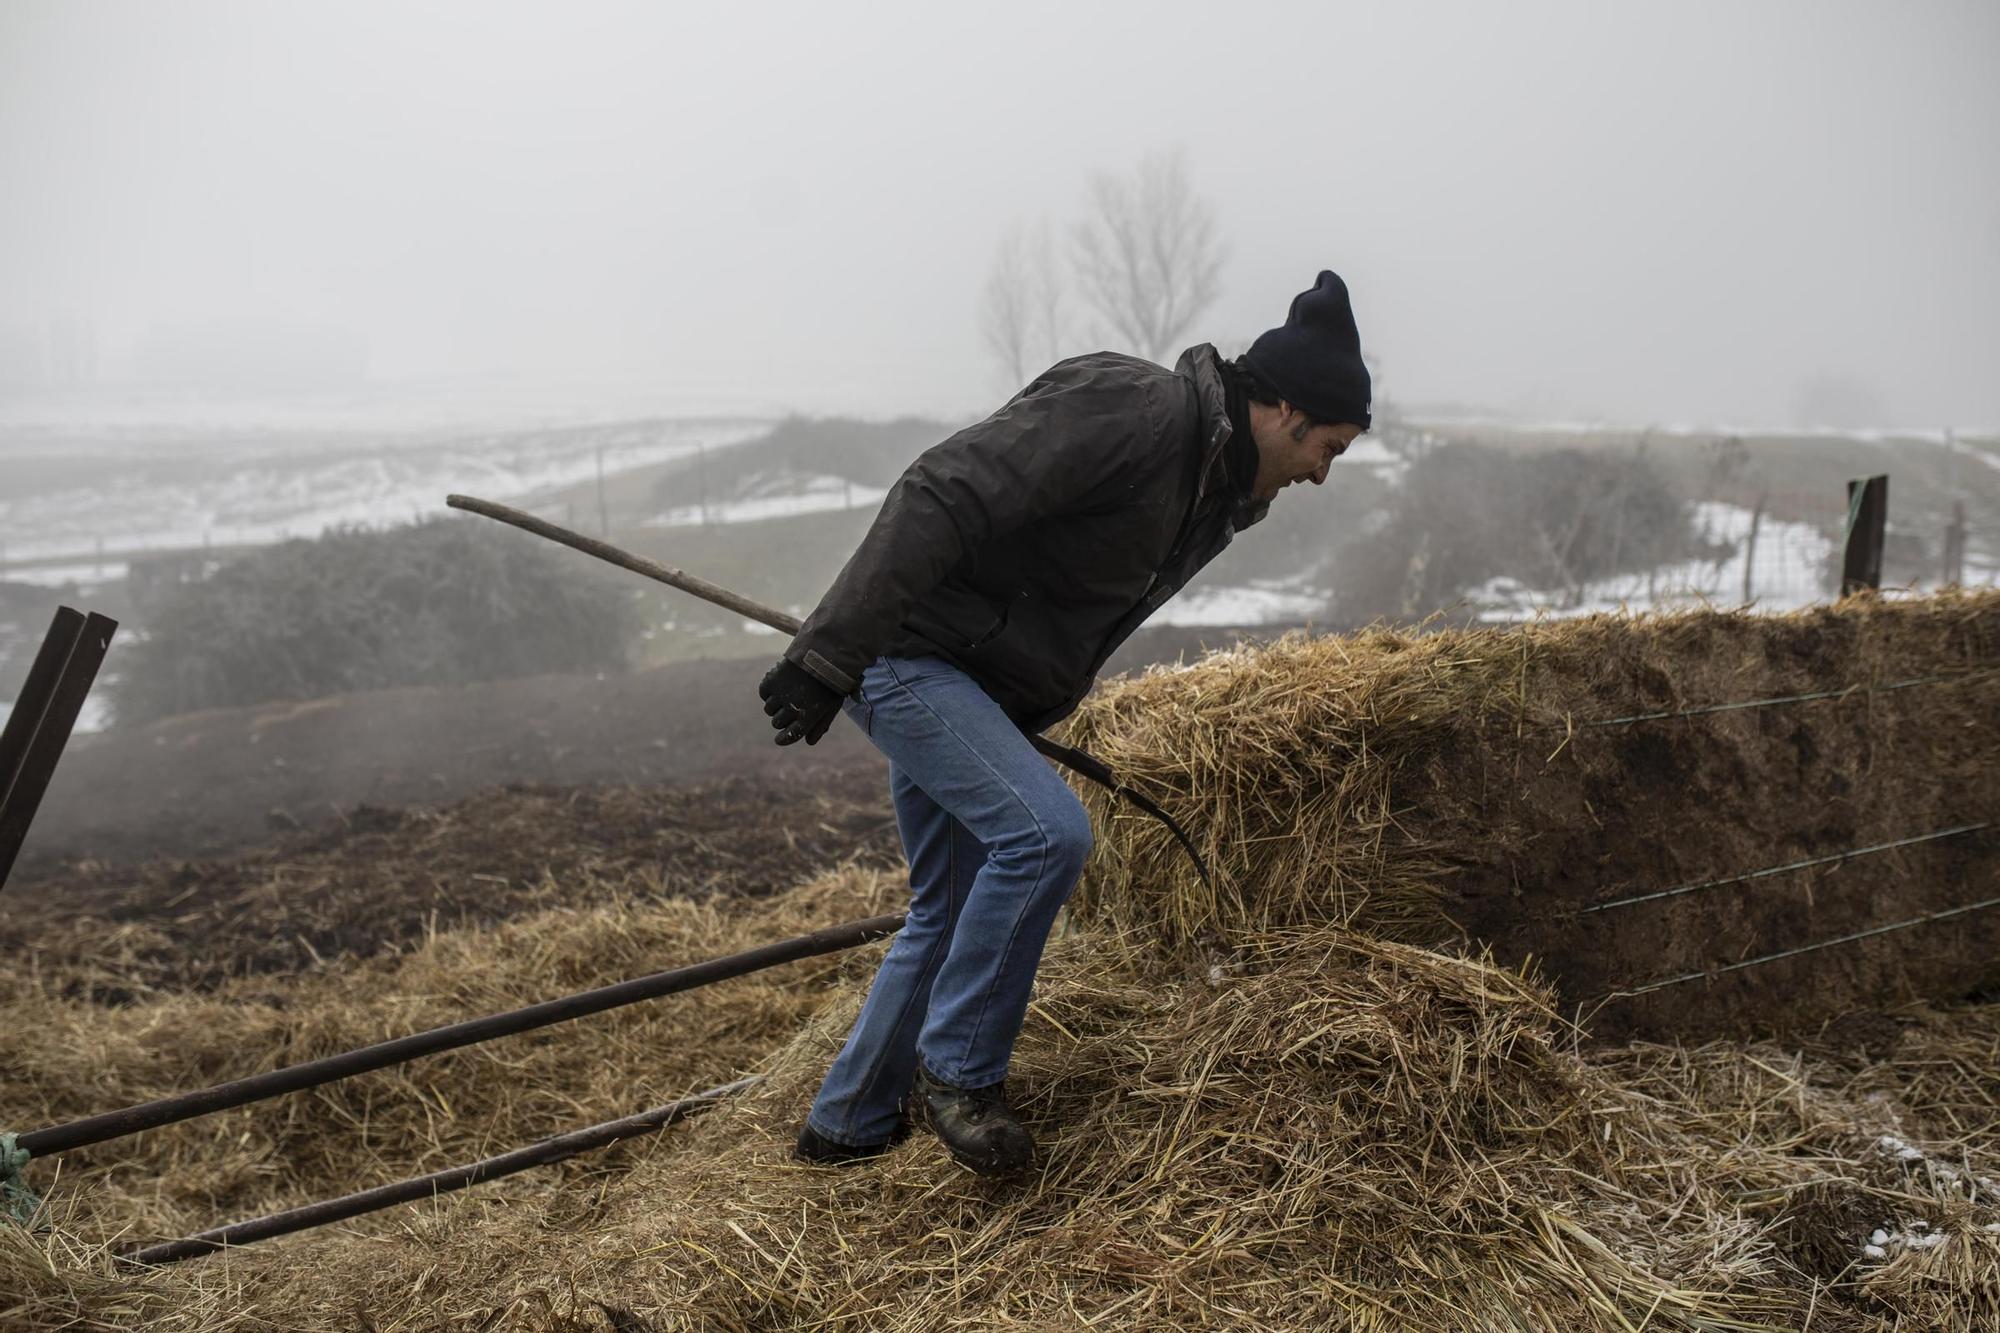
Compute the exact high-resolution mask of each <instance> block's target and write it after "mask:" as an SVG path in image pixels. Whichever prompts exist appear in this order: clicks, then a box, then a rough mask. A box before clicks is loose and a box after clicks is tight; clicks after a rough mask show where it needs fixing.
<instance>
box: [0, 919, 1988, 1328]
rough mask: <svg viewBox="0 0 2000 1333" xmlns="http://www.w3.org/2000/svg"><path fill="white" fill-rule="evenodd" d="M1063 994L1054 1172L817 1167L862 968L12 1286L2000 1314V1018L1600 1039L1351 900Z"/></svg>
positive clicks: (952, 1322) (988, 1304)
mask: <svg viewBox="0 0 2000 1333" xmlns="http://www.w3.org/2000/svg"><path fill="white" fill-rule="evenodd" d="M1043 981H1044V984H1043V986H1042V988H1041V990H1040V992H1039V994H1038V996H1037V1000H1036V1003H1035V1007H1034V1010H1033V1013H1032V1014H1031V1017H1030V1021H1029V1024H1028V1027H1027V1029H1026V1031H1025V1032H1024V1034H1023V1037H1022V1041H1021V1043H1020V1045H1019V1047H1018V1048H1017V1053H1016V1060H1015V1065H1014V1070H1013V1082H1014V1086H1015V1088H1016V1092H1017V1097H1018V1100H1019V1101H1020V1103H1021V1105H1022V1106H1023V1108H1024V1111H1025V1113H1026V1114H1027V1115H1028V1116H1029V1117H1030V1119H1031V1120H1032V1122H1034V1123H1035V1124H1036V1125H1037V1127H1038V1129H1039V1131H1040V1133H1041V1137H1042V1141H1043V1145H1044V1151H1045V1170H1044V1171H1043V1172H1042V1173H1041V1174H1040V1175H1039V1176H1037V1177H1036V1178H1034V1179H1032V1180H1029V1181H1026V1182H1022V1183H1015V1184H1007V1183H993V1182H984V1181H980V1180H978V1179H976V1178H974V1177H971V1176H969V1175H967V1174H965V1173H964V1172H962V1171H960V1170H959V1169H958V1168H956V1167H955V1166H953V1165H952V1164H951V1163H950V1162H949V1160H948V1159H947V1158H946V1157H945V1156H944V1154H943V1153H942V1151H941V1150H940V1148H939V1147H938V1146H937V1144H936V1143H935V1142H934V1141H932V1140H930V1139H929V1138H928V1137H926V1136H919V1137H917V1138H915V1139H913V1140H911V1141H910V1142H909V1143H908V1144H906V1145H904V1146H903V1147H901V1148H899V1149H897V1150H896V1151H894V1152H893V1153H891V1154H890V1155H888V1156H887V1157H886V1158H884V1159H881V1160H880V1161H878V1162H876V1163H874V1164H872V1165H870V1166H867V1167H863V1168H858V1169H855V1170H851V1171H837V1170H832V1169H827V1168H810V1167H805V1166H801V1165H798V1164H796V1163H793V1162H791V1161H789V1160H788V1157H787V1151H788V1149H789V1145H790V1135H791V1132H792V1130H793V1128H794V1127H795V1125H796V1123H797V1117H798V1116H799V1115H800V1114H801V1113H802V1111H803V1109H804V1107H805V1104H806V1103H807V1101H808V1100H809V1099H810V1097H811V1094H812V1091H813V1089H814V1087H815V1086H816V1084H817V1081H818V1078H819V1076H820V1074H821V1073H822V1072H823V1071H824V1068H825V1063H826V1060H827V1059H828V1058H829V1056H830V1054H831V1052H832V1050H833V1048H834V1046H835V1045H836V1044H837V1042H838V1040H839V1037H840V1035H841V1034H842V1033H843V1032H844V1031H845V1029H846V1026H847V1024H848V1023H849V1022H851V1020H852V1018H853V1015H854V1013H855V1011H856V1009H857V1007H858V1002H859V994H860V985H859V982H860V977H859V976H851V984H850V986H849V987H847V988H845V989H843V990H842V991H840V992H837V993H836V994H834V995H833V996H832V997H831V998H829V999H828V1002H827V1003H826V1004H825V1005H824V1007H823V1008H822V1009H821V1011H820V1012H819V1013H818V1014H817V1015H816V1016H814V1017H813V1018H812V1019H811V1021H809V1022H808V1023H807V1024H806V1026H805V1028H804V1031H803V1032H802V1033H801V1034H800V1035H798V1036H797V1037H796V1039H794V1040H792V1041H790V1042H788V1043H786V1044H784V1045H782V1047H781V1048H780V1049H777V1050H776V1051H775V1052H774V1053H773V1054H772V1055H771V1056H770V1057H769V1058H767V1059H765V1060H764V1061H762V1062H761V1065H762V1067H764V1068H766V1069H768V1070H769V1072H770V1074H771V1078H770V1081H769V1082H768V1083H767V1084H765V1085H764V1086H762V1087H760V1088H758V1089H757V1090H755V1091H754V1092H753V1093H752V1094H750V1095H748V1096H747V1097H746V1098H745V1099H744V1100H743V1101H742V1102H740V1103H738V1104H735V1105H732V1106H729V1107H727V1108H726V1109H723V1110H720V1111H717V1112H712V1113H710V1114H709V1115H708V1116H706V1117H704V1118H702V1119H701V1120H699V1121H696V1122H694V1123H693V1124H691V1125H688V1126H685V1127H682V1128H681V1129H679V1130H676V1131H672V1132H670V1133H669V1134H668V1135H666V1136H663V1137H662V1138H660V1139H657V1140H643V1141H640V1142H638V1143H635V1144H631V1145H626V1146H624V1147H621V1148H619V1149H615V1150H612V1151H611V1152H609V1153H606V1154H604V1155H602V1156H600V1157H597V1158H594V1159H588V1160H585V1161H580V1162H576V1163H571V1164H568V1165H566V1166H564V1167H562V1168H559V1169H556V1170H552V1171H548V1172H545V1173H537V1174H535V1175H531V1176H524V1177H516V1178H513V1179H511V1180H508V1181H504V1182H500V1183H498V1184H496V1185H494V1186H490V1187H486V1188H484V1189H482V1190H479V1191H474V1192H472V1193H469V1194H466V1195H459V1196H453V1197H452V1198H451V1199H450V1200H447V1201H443V1202H441V1203H440V1204H439V1205H437V1206H435V1207H432V1208H424V1209H412V1210H404V1211H402V1212H401V1213H399V1214H391V1215H388V1216H386V1217H383V1218H379V1219H371V1220H369V1221H367V1222H366V1223H363V1224H356V1225H350V1226H344V1227H342V1228H339V1229H338V1231H337V1232H322V1233H318V1234H316V1235H313V1236H307V1237H300V1238H296V1239H293V1240H288V1241H283V1242H276V1243H272V1244H269V1245H266V1246H262V1247H256V1248H253V1249H250V1250H246V1251H244V1252H243V1253H241V1254H238V1255H231V1256H226V1257H217V1258H212V1259H207V1260H202V1261H198V1262H195V1263H190V1264H186V1265H182V1266H179V1267H176V1268H173V1269H169V1270H164V1271H161V1272H159V1273H156V1274H151V1275H146V1276H144V1277H137V1278H133V1277H119V1276H116V1275H114V1274H112V1273H110V1272H109V1271H108V1269H107V1268H106V1267H105V1266H104V1265H103V1264H102V1262H101V1261H97V1262H92V1261H90V1260H89V1259H88V1257H87V1256H81V1262H80V1261H79V1260H80V1256H79V1255H78V1254H77V1253H76V1250H77V1242H76V1241H75V1240H74V1239H73V1237H74V1236H75V1235H76V1234H77V1233H79V1232H81V1231H83V1230H84V1228H83V1226H82V1224H81V1219H79V1218H76V1217H74V1216H72V1217H70V1218H67V1219H65V1225H64V1231H63V1232H62V1233H59V1234H58V1236H57V1237H55V1238H49V1237H38V1238H35V1240H34V1243H33V1245H32V1246H31V1245H29V1244H27V1243H24V1241H23V1240H22V1238H21V1237H19V1236H18V1234H17V1235H16V1236H15V1238H14V1240H13V1242H12V1244H11V1248H8V1249H5V1250H0V1275H4V1279H5V1281H4V1282H0V1290H5V1289H6V1287H7V1285H9V1284H11V1285H12V1286H13V1287H14V1288H15V1289H17V1290H18V1289H20V1288H21V1287H23V1286H26V1287H27V1288H28V1290H29V1291H30V1292H32V1293H34V1294H33V1298H32V1300H31V1301H30V1302H29V1303H28V1304H27V1306H26V1307H25V1308H24V1309H23V1310H22V1311H21V1312H20V1313H17V1318H20V1317H21V1315H22V1314H26V1315H27V1316H28V1318H30V1319H32V1320H33V1322H25V1321H24V1324H23V1326H25V1327H30V1328H36V1329H44V1328H46V1329H53V1328H57V1327H62V1326H64V1325H63V1324H62V1323H61V1322H60V1317H61V1316H62V1315H64V1314H75V1315H80V1316H83V1317H85V1318H92V1319H98V1320H101V1321H102V1322H103V1323H105V1324H116V1323H118V1322H119V1319H120V1316H119V1315H117V1314H114V1313H111V1312H112V1311H144V1312H145V1317H146V1318H147V1320H148V1321H149V1324H150V1326H154V1327H159V1328H168V1329H182V1328H190V1329H191V1328H216V1327H226V1326H229V1325H230V1323H231V1321H233V1320H241V1321H243V1325H244V1326H247V1327H263V1326H279V1327H286V1328H351V1327H370V1328H375V1329H380V1330H405V1329H439V1328H445V1329H468V1330H469V1329H474V1328H487V1327H495V1326H504V1327H518V1328H534V1329H550V1330H555V1329H562V1330H580V1329H604V1328H607V1327H611V1328H626V1329H638V1328H650V1329H659V1330H666V1329H688V1330H695V1329H752V1328H756V1329H778V1328H784V1329H804V1328H820V1329H836V1330H840V1329H854V1330H859V1329H912V1330H914V1329H936V1328H944V1327H970V1328H1078V1327H1084V1326H1087V1325H1091V1324H1100V1325H1102V1326H1107V1327H1121V1328H1123V1327H1137V1328H1146V1327H1209V1326H1219V1325H1220V1326H1236V1327H1249V1326H1255V1327H1274V1328H1300V1329H1305V1328H1315V1329H1316V1328H1337V1329H1346V1328H1353V1329H1374V1330H1391V1329H1394V1330H1439V1331H1440V1333H1442V1331H1443V1330H1454V1331H1456V1330H1464V1329H1531V1330H1594V1329H1606V1330H1609V1329H1621V1330H1629V1329H1632V1328H1638V1327H1644V1328H1647V1329H1652V1330H1660V1329H1668V1330H1697V1329H1699V1330H1716V1329H1786V1328H1801V1327H1810V1328H1813V1329H1818V1330H1822V1331H1834V1333H1845V1331H1848V1330H1854V1331H1858V1330H1863V1329H1868V1330H1887V1329H1890V1328H1896V1327H1900V1328H1925V1329H1932V1328H1936V1329H1974V1330H1977V1329H1992V1328H2000V1185H1996V1184H1995V1183H1994V1178H1995V1177H1996V1176H2000V1162H1995V1161H1994V1160H1992V1158H1991V1155H1990V1144H1991V1142H1992V1136H1993V1134H1994V1133H1995V1131H1996V1130H2000V1111H1996V1107H2000V1074H1996V1070H2000V1059H1996V1057H2000V1015H1996V1012H1995V1007H1994V1006H1990V1005H1989V1006H1985V1007H1980V1008H1964V1009H1960V1010H1956V1011H1949V1012H1947V1011H1935V1012H1933V1011H1910V1012H1908V1013H1904V1014H1901V1015H1900V1016H1899V1019H1898V1021H1899V1022H1901V1023H1904V1024H1907V1025H1908V1028H1907V1031H1905V1032H1904V1033H1903V1044H1902V1046H1901V1047H1900V1048H1899V1050H1898V1052H1897V1054H1896V1055H1895V1056H1894V1057H1892V1058H1891V1059H1890V1060H1887V1061H1883V1062H1872V1063H1869V1064H1868V1065H1866V1066H1865V1067H1861V1068H1857V1067H1856V1065H1855V1062H1854V1059H1853V1057H1852V1056H1850V1055H1846V1054H1843V1053H1841V1052H1838V1051H1835V1050H1832V1049H1829V1050H1828V1051H1827V1052H1824V1053H1821V1054H1814V1053H1811V1052H1801V1051H1799V1050H1787V1049H1785V1048H1782V1047H1777V1046H1752V1047H1740V1046H1737V1047H1732V1046H1727V1045H1720V1044H1717V1045H1711V1046H1704V1047H1699V1048H1693V1049H1688V1048H1680V1047H1672V1046H1644V1045H1634V1046H1628V1047H1625V1048H1618V1049H1613V1050H1607V1051H1597V1052H1593V1051H1589V1050H1579V1049H1576V1048H1575V1047H1574V1045H1573V1043H1572V1041H1571V1037H1572V1036H1573V1034H1572V1033H1571V1032H1570V1030H1568V1029H1566V1028H1565V1027H1564V1026H1563V1025H1562V1024H1561V1023H1560V1022H1559V1020H1557V1019H1556V1017H1555V1016H1554V1014H1553V1013H1552V1012H1551V1009H1550V997H1549V995H1548V994H1547V992H1546V991H1544V990H1543V989H1541V988H1539V987H1538V986H1536V985H1535V984H1534V983H1533V982H1532V981H1531V980H1529V979H1526V978H1523V977H1521V976H1520V975H1518V974H1516V973H1511V972H1507V971H1504V970H1501V969H1498V968H1495V967H1493V966H1491V965H1490V964H1487V963H1484V962H1480V961H1477V960H1470V959H1464V958H1456V957H1450V956H1446V955H1442V954H1437V953H1432V952H1428V951H1425V950H1421V949H1417V948H1414V947H1411V946H1407V945H1399V944H1394V943H1389V942H1385V941H1380V940H1373V939H1369V938H1368V937H1365V936H1362V935H1358V934H1354V933H1351V932H1347V931H1344V930H1340V929H1337V928H1319V929H1299V930H1292V931H1281V932H1273V933H1269V934H1267V935H1263V936H1260V937H1258V939H1257V940H1256V942H1255V944H1254V947H1251V948H1247V949H1246V950H1245V952H1244V955H1243V964H1242V966H1241V968H1240V970H1238V971H1235V972H1231V973H1227V974H1224V975H1221V976H1219V977H1216V978H1214V979H1213V980H1211V979H1210V978H1209V977H1208V976H1206V975H1201V976H1191V975H1189V974H1188V973H1187V972H1186V971H1185V970H1183V969H1179V968H1176V967H1172V966H1168V965H1165V964H1163V962H1162V960H1161V959H1160V957H1159V956H1158V955H1157V954H1156V953H1155V952H1154V951H1152V950H1151V948H1150V947H1149V946H1148V945H1147V944H1146V943H1145V942H1143V941H1140V940H1136V939H1133V938H1131V937H1121V936H1116V935H1112V934H1108V933H1103V932H1084V931H1078V932H1073V933H1071V934H1070V935H1068V936H1066V937H1064V938H1061V939H1059V940H1057V941H1055V942H1054V943H1053V944H1052V946H1051V949H1050V953H1049V956H1048V958H1047V960H1046V962H1045V964H1044V973H1043ZM714 1002H715V1003H718V1004H721V1003H726V1002H725V1001H724V999H723V996H722V995H721V993H720V992H718V993H717V995H716V996H715V997H714ZM688 1035H698V1034H688ZM680 1040H681V1041H682V1042H685V1041H686V1040H687V1036H682V1037H681V1039H680ZM677 1044H678V1043H677ZM663 1053H664V1048H663ZM650 1054H651V1053H650V1052H648V1055H650ZM637 1055H638V1053H637V1052H634V1051H630V1050H628V1051H626V1052H623V1053H622V1056H621V1058H619V1061H618V1063H619V1067H620V1068H621V1069H622V1070H623V1071H626V1072H628V1073H629V1072H632V1071H635V1070H637V1069H639V1068H641V1067H642V1066H643V1064H644V1063H645V1061H642V1060H641V1059H639V1058H636V1057H637ZM503 1074H504V1071H501V1070H494V1071H490V1074H489V1077H490V1078H491V1077H499V1076H502V1075H503ZM1878 1085H1882V1086H1878ZM1886 1089H1893V1091H1887V1090H1886ZM652 1091H653V1090H652V1089H648V1090H647V1092H648V1095H646V1096H643V1097H640V1098H639V1100H654V1099H655V1098H654V1097H653V1096H652V1095H651V1093H652ZM628 1100H629V1099H628ZM484 1109H485V1108H481V1110H482V1111H483V1110H484ZM1961 1136H1962V1137H1961ZM1953 1139H1957V1140H1958V1141H1957V1142H1955V1143H1954V1142H1952V1140H1953ZM1981 1143H1984V1144H1986V1145H1988V1148H1987V1150H1984V1151H1982V1150H1979V1149H1978V1148H1977V1146H1976V1145H1979V1144H1981ZM207 1146H208V1147H209V1150H210V1152H211V1153H212V1154H220V1153H224V1152H226V1151H227V1149H226V1145H222V1144H211V1145H207ZM93 1229H94V1228H93ZM1875 1229H1881V1230H1883V1231H1884V1232H1885V1233H1889V1234H1892V1235H1894V1236H1895V1237H1897V1238H1899V1239H1898V1240H1897V1241H1895V1242H1891V1243H1889V1244H1887V1245H1885V1246H1883V1247H1882V1249H1883V1250H1884V1254H1883V1256H1882V1257H1879V1258H1877V1257H1872V1256H1870V1255H1868V1254H1867V1253H1866V1251H1865V1250H1864V1246H1865V1245H1866V1244H1867V1243H1868V1236H1869V1234H1870V1232H1871V1231H1872V1230H1875ZM1933 1237H1943V1238H1944V1239H1942V1240H1932V1239H1931V1238H1933ZM3 1311H4V1307H0V1312H3ZM607 1311H611V1312H616V1316H617V1318H616V1321H615V1322H614V1320H613V1319H612V1317H611V1316H610V1315H608V1314H607V1313H606V1312H607ZM1899 1320H1900V1321H1901V1322H1900V1323H1898V1322H1897V1321H1899Z"/></svg>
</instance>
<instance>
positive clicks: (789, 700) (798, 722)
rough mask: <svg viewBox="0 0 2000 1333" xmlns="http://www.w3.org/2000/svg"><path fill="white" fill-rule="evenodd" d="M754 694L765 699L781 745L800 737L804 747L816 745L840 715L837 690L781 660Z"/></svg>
mask: <svg viewBox="0 0 2000 1333" xmlns="http://www.w3.org/2000/svg"><path fill="white" fill-rule="evenodd" d="M757 693H759V694H761V695H763V696H764V712H765V713H766V714H768V715H769V716H770V719H771V727H772V729H773V730H775V731H776V732H777V733H778V744H780V745H790V744H791V743H792V742H793V741H795V740H798V739H799V738H800V737H804V738H805V743H806V744H807V745H817V744H819V738H820V737H822V736H824V735H826V729H827V728H828V727H830V726H832V725H833V715H834V714H835V713H838V712H839V711H840V692H839V691H838V690H836V689H834V688H833V687H832V686H831V685H828V684H826V683H824V682H823V681H821V680H820V678H819V677H818V676H815V675H813V673H812V672H810V671H808V670H806V669H805V668H804V667H802V666H800V665H798V664H797V663H795V662H791V661H788V660H786V659H784V658H779V659H778V665H776V666H774V667H772V668H771V669H770V670H769V671H766V672H765V673H764V679H763V680H762V681H760V682H758V685H757Z"/></svg>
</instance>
